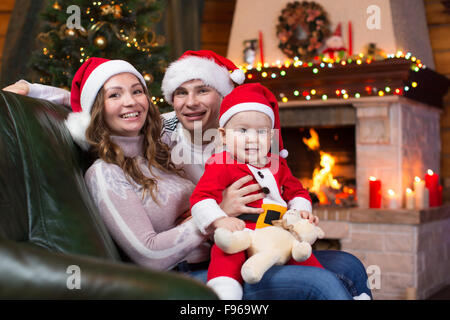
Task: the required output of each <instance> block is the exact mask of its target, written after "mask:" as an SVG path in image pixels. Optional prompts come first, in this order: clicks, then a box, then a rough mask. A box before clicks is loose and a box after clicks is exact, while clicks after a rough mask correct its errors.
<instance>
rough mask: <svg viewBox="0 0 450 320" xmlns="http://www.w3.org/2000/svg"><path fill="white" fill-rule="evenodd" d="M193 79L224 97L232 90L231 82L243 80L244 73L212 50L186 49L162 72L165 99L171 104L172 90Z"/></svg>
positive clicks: (238, 82) (241, 81)
mask: <svg viewBox="0 0 450 320" xmlns="http://www.w3.org/2000/svg"><path fill="white" fill-rule="evenodd" d="M195 79H199V80H202V81H203V82H204V83H205V84H206V85H208V86H211V87H213V88H214V89H216V90H217V91H218V92H219V93H220V94H221V95H222V96H223V97H225V96H226V95H227V94H229V93H230V92H231V91H232V90H233V88H234V84H233V82H235V83H237V84H242V83H243V82H244V80H245V74H244V72H243V71H242V70H240V69H239V68H238V67H236V65H235V64H234V63H233V62H232V61H231V60H229V59H227V58H225V57H222V56H221V55H218V54H217V53H215V52H213V51H210V50H199V51H186V52H185V53H183V55H182V56H181V57H180V58H179V59H178V60H177V61H175V62H172V63H171V64H170V65H169V67H168V68H167V70H166V73H165V74H164V78H163V81H162V85H161V89H162V92H163V94H164V98H165V99H166V101H167V102H168V103H170V104H172V103H173V93H174V91H175V90H176V89H177V88H178V87H179V86H180V85H181V84H183V83H184V82H186V81H190V80H195Z"/></svg>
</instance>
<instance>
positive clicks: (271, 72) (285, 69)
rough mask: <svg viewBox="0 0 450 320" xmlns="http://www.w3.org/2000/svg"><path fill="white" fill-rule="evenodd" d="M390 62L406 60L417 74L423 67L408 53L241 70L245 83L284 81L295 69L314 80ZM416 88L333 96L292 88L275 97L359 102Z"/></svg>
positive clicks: (408, 86)
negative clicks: (326, 73)
mask: <svg viewBox="0 0 450 320" xmlns="http://www.w3.org/2000/svg"><path fill="white" fill-rule="evenodd" d="M390 59H398V60H402V59H403V60H405V61H409V62H410V69H411V71H414V72H418V71H420V70H422V69H425V68H426V66H425V65H424V64H423V63H422V62H421V61H420V59H417V58H416V57H415V56H413V55H412V54H411V53H410V52H408V53H406V54H405V53H403V52H401V51H399V52H397V53H396V54H390V55H387V56H386V57H385V59H377V60H374V59H373V56H372V55H364V54H363V53H360V54H359V55H357V56H353V57H351V58H348V59H342V60H341V59H339V58H336V59H335V60H333V59H329V58H322V59H321V58H320V57H318V56H316V57H315V58H314V59H313V61H309V62H304V61H301V60H300V59H299V58H298V57H295V58H294V60H293V61H290V60H287V61H285V62H284V63H282V62H281V61H277V62H275V63H272V64H271V65H269V64H268V63H265V64H264V65H261V64H258V65H257V66H256V68H251V67H250V68H249V67H248V66H240V68H241V69H242V70H243V71H244V72H245V73H246V78H247V82H263V83H264V82H266V81H269V80H271V79H274V80H275V79H277V78H286V76H287V75H288V74H289V73H290V72H292V71H294V70H298V69H303V70H304V72H305V73H309V72H311V77H314V76H316V75H318V74H320V72H321V71H323V70H326V69H333V68H337V67H339V68H345V67H349V66H353V67H354V66H355V65H356V66H363V65H369V64H371V63H373V62H374V61H383V60H386V61H388V60H390ZM417 86H418V82H417V81H410V82H409V83H405V84H404V85H403V86H397V87H392V88H391V87H390V86H389V85H385V86H382V87H379V88H378V87H376V86H373V85H365V86H364V88H363V90H359V91H354V92H353V91H352V90H350V89H349V88H341V89H336V90H335V91H333V92H318V90H317V89H314V88H312V89H308V90H306V89H304V88H303V89H299V88H292V89H291V91H290V92H283V93H279V94H278V98H279V99H280V100H281V102H284V103H286V102H288V101H289V100H290V99H292V100H295V101H298V100H300V101H301V100H306V101H309V100H324V101H325V100H328V99H330V98H335V99H344V100H346V99H350V98H355V99H359V98H361V97H368V96H386V95H402V94H403V93H405V92H408V91H409V90H412V89H414V88H416V87H417Z"/></svg>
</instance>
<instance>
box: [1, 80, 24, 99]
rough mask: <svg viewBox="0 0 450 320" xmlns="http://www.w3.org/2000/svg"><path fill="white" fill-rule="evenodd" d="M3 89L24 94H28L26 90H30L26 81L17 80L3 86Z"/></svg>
mask: <svg viewBox="0 0 450 320" xmlns="http://www.w3.org/2000/svg"><path fill="white" fill-rule="evenodd" d="M3 90H4V91H9V92H13V93H17V94H21V95H24V96H26V95H28V92H30V86H29V85H28V83H27V82H26V81H24V80H19V81H17V82H16V83H14V84H12V85H9V86H7V87H6V88H3Z"/></svg>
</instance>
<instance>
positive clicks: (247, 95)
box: [219, 83, 288, 158]
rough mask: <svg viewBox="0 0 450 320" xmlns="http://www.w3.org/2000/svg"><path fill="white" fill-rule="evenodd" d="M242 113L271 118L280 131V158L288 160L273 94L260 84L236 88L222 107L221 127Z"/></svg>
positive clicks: (275, 127) (249, 84) (273, 126)
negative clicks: (258, 113)
mask: <svg viewBox="0 0 450 320" xmlns="http://www.w3.org/2000/svg"><path fill="white" fill-rule="evenodd" d="M242 111H259V112H262V113H264V114H266V115H267V116H268V117H269V118H270V120H271V121H272V128H273V129H277V130H278V138H279V151H280V157H282V158H286V157H287V156H288V151H287V150H286V149H284V147H283V139H282V137H281V126H280V115H279V112H278V102H277V99H276V98H275V96H274V95H273V93H272V92H271V91H270V90H269V89H267V88H266V87H264V86H263V85H261V84H260V83H247V84H243V85H241V86H238V87H236V88H235V89H234V90H233V91H232V92H231V93H230V94H229V95H227V96H226V97H225V98H224V99H223V101H222V104H221V105H220V116H219V125H220V127H224V126H225V124H226V123H227V122H228V120H230V119H231V117H232V116H234V115H235V114H236V113H238V112H242Z"/></svg>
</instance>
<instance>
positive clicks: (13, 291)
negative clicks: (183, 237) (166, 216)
mask: <svg viewBox="0 0 450 320" xmlns="http://www.w3.org/2000/svg"><path fill="white" fill-rule="evenodd" d="M0 259H1V263H0V299H217V297H216V295H215V294H214V293H213V292H212V291H211V290H210V289H209V288H207V287H206V286H205V285H204V284H202V283H201V282H199V281H197V280H194V279H190V278H188V277H186V276H184V275H181V274H176V273H175V272H163V271H153V270H149V269H145V268H142V267H138V266H135V265H131V264H125V263H120V262H111V261H107V260H102V259H97V258H91V257H88V256H82V255H73V254H63V253H54V252H50V251H47V250H44V249H42V248H39V247H36V246H34V245H32V244H29V243H16V242H13V241H9V240H4V239H0ZM70 266H72V267H70ZM73 266H75V267H73ZM78 279H79V281H78Z"/></svg>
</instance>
